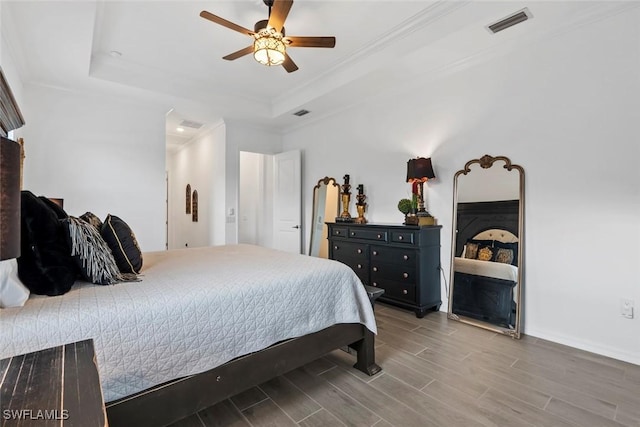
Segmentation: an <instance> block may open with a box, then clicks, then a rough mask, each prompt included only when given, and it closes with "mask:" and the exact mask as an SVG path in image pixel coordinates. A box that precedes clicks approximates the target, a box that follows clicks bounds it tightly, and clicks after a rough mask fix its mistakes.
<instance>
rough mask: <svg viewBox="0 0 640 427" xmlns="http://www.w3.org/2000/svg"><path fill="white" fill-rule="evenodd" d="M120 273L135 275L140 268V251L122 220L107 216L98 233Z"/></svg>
mask: <svg viewBox="0 0 640 427" xmlns="http://www.w3.org/2000/svg"><path fill="white" fill-rule="evenodd" d="M100 234H102V238H103V239H104V240H105V242H107V245H109V248H111V252H113V257H114V258H115V260H116V264H117V265H118V268H119V269H120V272H122V273H131V274H136V273H139V272H140V269H141V268H142V251H141V250H140V247H139V246H138V241H137V240H136V236H135V235H134V234H133V231H131V228H130V227H129V226H128V225H127V223H126V222H124V221H123V220H122V219H120V218H118V217H117V216H115V215H111V214H109V215H107V218H105V220H104V224H102V230H101V231H100Z"/></svg>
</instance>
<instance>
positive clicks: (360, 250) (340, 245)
mask: <svg viewBox="0 0 640 427" xmlns="http://www.w3.org/2000/svg"><path fill="white" fill-rule="evenodd" d="M331 249H333V258H334V259H336V260H338V261H342V260H343V259H345V258H352V259H356V260H362V261H366V260H367V259H368V257H367V253H368V252H369V249H368V246H367V245H366V244H363V243H353V242H343V241H340V240H334V241H332V242H331Z"/></svg>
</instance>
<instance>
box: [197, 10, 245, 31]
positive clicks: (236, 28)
mask: <svg viewBox="0 0 640 427" xmlns="http://www.w3.org/2000/svg"><path fill="white" fill-rule="evenodd" d="M200 16H201V17H203V18H204V19H208V20H209V21H211V22H215V23H216V24H219V25H222V26H223V27H227V28H229V29H231V30H233V31H237V32H239V33H242V34H246V35H248V36H252V35H254V34H255V33H254V32H253V31H251V30H248V29H246V28H244V27H241V26H240V25H238V24H234V23H233V22H231V21H227V20H226V19H224V18H220V17H219V16H216V15H214V14H213V13H210V12H207V11H206V10H203V11H202V12H200Z"/></svg>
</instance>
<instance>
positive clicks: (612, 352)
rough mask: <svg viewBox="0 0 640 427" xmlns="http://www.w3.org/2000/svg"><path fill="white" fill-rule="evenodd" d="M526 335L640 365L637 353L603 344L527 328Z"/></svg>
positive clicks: (639, 357)
mask: <svg viewBox="0 0 640 427" xmlns="http://www.w3.org/2000/svg"><path fill="white" fill-rule="evenodd" d="M525 329H526V331H525V334H526V335H529V336H531V337H536V338H541V339H544V340H547V341H552V342H555V343H558V344H563V345H566V346H569V347H573V348H577V349H580V350H584V351H589V352H591V353H596V354H599V355H601V356H606V357H611V358H613V359H617V360H621V361H623V362H628V363H633V364H634V365H640V355H638V354H637V353H630V352H625V351H620V350H619V349H615V348H611V347H607V346H603V345H602V344H598V343H594V342H590V341H581V340H576V339H575V338H573V337H567V336H564V335H558V334H553V333H547V332H544V331H540V330H536V329H530V328H525Z"/></svg>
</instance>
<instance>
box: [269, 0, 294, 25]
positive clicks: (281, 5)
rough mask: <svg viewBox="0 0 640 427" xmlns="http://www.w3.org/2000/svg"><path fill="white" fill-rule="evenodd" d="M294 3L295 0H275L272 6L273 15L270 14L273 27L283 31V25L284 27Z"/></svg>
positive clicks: (270, 23)
mask: <svg viewBox="0 0 640 427" xmlns="http://www.w3.org/2000/svg"><path fill="white" fill-rule="evenodd" d="M292 5H293V0H274V2H273V6H272V7H271V15H270V16H269V23H268V25H269V26H270V27H273V28H275V29H276V31H278V32H282V27H284V20H285V19H287V15H288V14H289V10H291V6H292Z"/></svg>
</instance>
